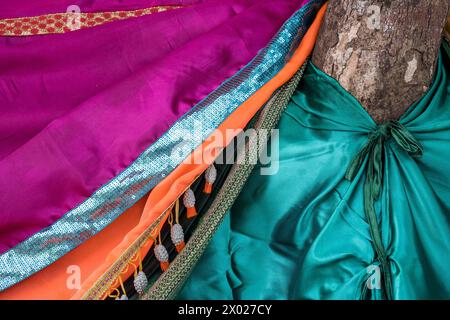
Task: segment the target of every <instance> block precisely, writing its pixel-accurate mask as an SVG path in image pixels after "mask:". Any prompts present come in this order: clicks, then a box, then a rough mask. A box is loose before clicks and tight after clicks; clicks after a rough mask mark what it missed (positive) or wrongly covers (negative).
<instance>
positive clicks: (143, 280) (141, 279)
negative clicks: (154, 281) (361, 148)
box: [133, 271, 148, 295]
mask: <svg viewBox="0 0 450 320" xmlns="http://www.w3.org/2000/svg"><path fill="white" fill-rule="evenodd" d="M133 284H134V288H135V289H136V292H137V293H139V294H140V295H142V294H144V292H145V288H147V285H148V280H147V276H146V275H145V273H144V271H139V273H138V274H137V275H136V276H135V277H134V281H133Z"/></svg>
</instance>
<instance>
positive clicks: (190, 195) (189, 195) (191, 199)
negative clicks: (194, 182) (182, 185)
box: [183, 188, 197, 218]
mask: <svg viewBox="0 0 450 320" xmlns="http://www.w3.org/2000/svg"><path fill="white" fill-rule="evenodd" d="M183 204H184V206H185V207H186V209H187V217H188V218H193V217H195V216H196V215H197V210H195V195H194V192H193V191H192V190H191V188H189V189H187V190H186V192H185V193H184V196H183Z"/></svg>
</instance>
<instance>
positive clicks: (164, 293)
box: [141, 63, 306, 300]
mask: <svg viewBox="0 0 450 320" xmlns="http://www.w3.org/2000/svg"><path fill="white" fill-rule="evenodd" d="M305 67H306V63H304V64H303V66H302V67H301V68H300V70H299V71H298V72H297V73H296V74H295V75H294V77H293V78H292V79H291V80H290V81H289V82H288V83H286V84H285V85H284V86H283V87H282V88H281V89H280V90H279V91H278V92H277V93H276V94H275V95H274V96H273V97H272V99H271V100H270V101H269V102H268V103H267V106H266V107H265V109H264V110H263V112H262V113H261V115H260V117H259V119H258V121H257V123H256V124H255V129H256V130H260V129H263V130H271V129H273V128H275V126H276V125H277V123H278V122H279V119H280V117H281V113H282V112H283V110H284V109H285V108H286V106H287V104H288V103H289V100H290V98H291V97H292V94H293V93H294V91H295V89H296V88H297V85H298V83H299V81H300V79H301V77H302V75H303V72H304V70H305ZM257 140H258V141H255V140H250V141H249V142H248V143H247V145H246V146H245V148H246V150H245V152H244V153H243V154H244V155H247V157H246V158H244V159H243V162H242V161H241V162H238V164H235V165H233V167H232V168H231V171H230V173H229V175H228V177H227V179H226V180H225V183H224V184H223V186H222V188H221V189H220V191H219V193H218V194H217V196H216V198H215V199H214V201H213V203H212V205H211V207H210V209H209V210H208V211H207V213H206V214H205V216H204V217H203V218H202V219H201V221H200V223H199V225H198V227H197V229H196V230H195V231H194V233H193V234H192V236H191V238H190V239H189V241H188V243H187V244H186V246H185V248H184V249H183V250H182V251H181V252H180V253H179V254H178V255H177V256H176V258H175V259H174V261H172V262H171V264H170V266H169V269H168V270H167V271H166V272H164V273H163V274H162V275H161V276H160V277H159V278H158V280H157V281H156V282H155V283H154V284H153V286H152V287H151V288H150V289H149V290H148V291H147V293H145V294H144V295H143V296H142V297H141V299H144V300H166V299H173V298H175V297H176V294H177V292H178V290H179V288H181V286H182V285H183V283H184V281H185V280H186V279H187V277H188V276H189V274H190V273H191V271H192V269H193V268H194V266H195V264H196V263H197V261H198V260H199V259H200V257H201V256H202V254H203V252H204V251H205V249H206V247H207V245H208V243H209V242H210V240H211V238H212V237H213V235H214V233H215V232H216V230H217V228H218V227H219V225H220V223H221V222H222V220H223V218H224V216H225V214H226V212H227V211H228V210H229V209H230V208H231V206H232V205H233V203H234V202H235V201H236V199H237V197H238V195H239V193H240V192H241V190H242V188H243V187H244V184H245V182H246V181H247V179H248V177H249V176H250V173H251V171H252V170H253V167H254V164H253V162H252V161H249V159H253V158H256V157H257V156H258V155H259V152H260V147H261V146H265V145H266V143H264V141H262V139H261V137H260V139H257Z"/></svg>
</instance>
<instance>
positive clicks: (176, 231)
mask: <svg viewBox="0 0 450 320" xmlns="http://www.w3.org/2000/svg"><path fill="white" fill-rule="evenodd" d="M170 238H171V239H172V242H173V244H174V245H175V248H176V249H177V252H180V251H181V250H183V248H184V232H183V227H182V226H181V225H180V224H178V223H175V224H174V225H173V226H172V228H171V230H170Z"/></svg>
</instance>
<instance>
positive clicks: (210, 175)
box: [203, 164, 217, 194]
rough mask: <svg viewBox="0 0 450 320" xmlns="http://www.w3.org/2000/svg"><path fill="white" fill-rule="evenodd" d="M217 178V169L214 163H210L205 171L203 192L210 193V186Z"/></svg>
mask: <svg viewBox="0 0 450 320" xmlns="http://www.w3.org/2000/svg"><path fill="white" fill-rule="evenodd" d="M216 178H217V170H216V167H215V166H214V164H211V165H210V166H209V167H208V169H206V171H205V180H206V182H205V188H204V189H203V192H205V193H207V194H210V193H211V192H212V187H213V184H214V182H215V181H216Z"/></svg>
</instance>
